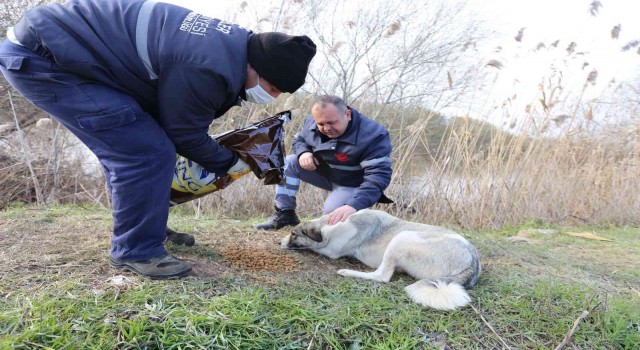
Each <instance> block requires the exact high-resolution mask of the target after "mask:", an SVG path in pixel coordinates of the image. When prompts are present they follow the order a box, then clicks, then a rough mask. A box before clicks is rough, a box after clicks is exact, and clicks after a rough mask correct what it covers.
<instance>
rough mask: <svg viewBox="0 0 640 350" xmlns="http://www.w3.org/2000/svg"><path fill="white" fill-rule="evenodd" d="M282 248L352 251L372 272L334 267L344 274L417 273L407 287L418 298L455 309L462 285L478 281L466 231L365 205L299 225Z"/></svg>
mask: <svg viewBox="0 0 640 350" xmlns="http://www.w3.org/2000/svg"><path fill="white" fill-rule="evenodd" d="M281 245H282V247H283V248H285V249H308V250H312V251H314V252H316V253H319V254H322V255H325V256H327V257H329V258H331V259H338V258H340V257H344V256H352V257H355V258H356V259H358V260H360V261H361V262H363V263H364V264H366V265H367V266H369V267H371V268H375V269H376V270H375V271H373V272H361V271H355V270H348V269H343V270H338V274H340V275H342V276H346V277H357V278H363V279H368V280H373V281H378V282H389V280H391V276H392V275H393V273H394V271H402V272H405V273H407V274H408V275H410V276H412V277H414V278H416V279H418V281H417V282H416V283H413V284H411V285H409V286H407V287H405V291H406V292H407V294H408V295H409V297H410V298H411V299H413V301H415V302H416V303H418V304H421V305H424V306H427V307H431V308H434V309H439V310H453V309H456V308H458V307H462V306H466V305H467V304H469V302H470V301H471V298H470V297H469V295H468V294H467V292H466V290H465V288H470V287H473V286H475V285H476V283H477V282H478V277H479V276H480V260H479V258H478V252H477V250H476V248H475V247H474V246H473V245H472V244H471V243H469V241H467V240H466V239H465V238H464V237H462V236H461V235H459V234H458V233H456V232H453V231H451V230H448V229H445V228H443V227H438V226H432V225H426V224H420V223H415V222H409V221H404V220H401V219H398V218H396V217H394V216H392V215H390V214H388V213H386V212H383V211H379V210H370V209H365V210H361V211H358V212H357V213H355V214H352V215H351V216H349V218H348V219H347V220H346V221H344V222H341V223H338V224H335V225H327V216H326V215H325V216H323V217H320V218H318V219H315V220H311V221H308V222H305V223H303V224H300V225H298V226H297V227H296V228H295V229H294V230H293V232H292V233H291V234H289V235H288V236H286V237H285V238H283V239H282V243H281Z"/></svg>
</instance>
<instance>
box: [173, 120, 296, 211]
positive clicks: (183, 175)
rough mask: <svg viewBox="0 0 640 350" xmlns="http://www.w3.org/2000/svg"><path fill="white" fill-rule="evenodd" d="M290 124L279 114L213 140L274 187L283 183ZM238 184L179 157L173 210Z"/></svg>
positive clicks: (176, 168) (215, 137) (175, 176)
mask: <svg viewBox="0 0 640 350" xmlns="http://www.w3.org/2000/svg"><path fill="white" fill-rule="evenodd" d="M290 120H291V112H290V111H285V112H280V113H278V114H276V115H274V116H273V117H270V118H267V119H264V120H261V121H259V122H257V123H254V124H252V125H249V126H247V127H245V128H242V129H236V130H232V131H229V132H226V133H224V134H221V135H216V136H212V137H213V138H214V139H215V140H216V142H218V143H219V144H220V145H223V146H225V147H226V148H227V149H229V150H231V151H234V152H237V153H238V154H239V155H240V158H242V160H244V161H245V162H246V163H247V164H248V165H249V167H250V168H251V171H252V172H253V173H254V174H255V175H256V177H258V178H259V179H263V183H264V184H265V185H275V184H279V183H281V182H282V181H283V179H284V129H283V125H284V124H285V123H287V122H289V121H290ZM235 180H236V179H233V178H231V176H229V175H228V174H225V175H224V176H221V177H218V176H216V174H212V173H210V172H208V171H207V170H205V169H204V168H203V167H202V166H200V165H199V164H197V163H195V162H192V161H191V160H189V159H186V158H185V157H183V156H181V155H176V167H175V170H174V173H173V182H172V183H171V199H170V206H174V205H177V204H180V203H184V202H188V201H190V200H193V199H196V198H200V197H202V196H204V195H206V194H209V193H212V192H215V191H219V190H221V189H224V188H226V187H227V186H229V185H230V184H231V183H232V182H233V181H235Z"/></svg>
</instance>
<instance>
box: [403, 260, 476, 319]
mask: <svg viewBox="0 0 640 350" xmlns="http://www.w3.org/2000/svg"><path fill="white" fill-rule="evenodd" d="M475 275H476V273H475V271H474V269H473V268H469V269H466V270H464V271H462V272H461V273H459V274H458V275H455V276H451V277H439V278H433V279H423V280H420V281H418V282H416V283H414V284H411V285H408V286H406V287H405V288H404V290H405V291H406V292H407V294H408V295H409V297H410V298H411V299H412V300H413V301H415V302H416V303H418V304H420V305H423V306H426V307H430V308H433V309H437V310H454V309H457V308H459V307H463V306H467V305H468V304H469V303H470V302H471V297H469V294H468V293H467V291H466V290H465V288H464V287H463V284H466V283H465V282H466V281H468V280H469V279H470V278H472V277H473V276H475Z"/></svg>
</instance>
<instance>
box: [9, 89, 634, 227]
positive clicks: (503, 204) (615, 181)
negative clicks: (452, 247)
mask: <svg viewBox="0 0 640 350" xmlns="http://www.w3.org/2000/svg"><path fill="white" fill-rule="evenodd" d="M311 103H312V99H311V97H310V96H306V97H300V96H298V95H291V96H288V97H286V98H283V99H281V100H280V101H279V103H276V104H274V105H272V106H269V108H268V109H263V108H257V107H255V106H252V107H248V108H246V107H245V108H242V109H235V110H233V111H232V112H231V113H230V115H228V116H227V117H225V118H221V119H219V120H218V121H216V123H214V125H212V128H211V133H212V134H215V133H219V132H221V131H225V130H229V129H233V128H238V127H241V126H244V125H247V124H248V123H251V122H254V121H256V120H259V119H262V118H265V117H267V116H270V115H273V114H275V113H277V112H279V111H281V110H285V109H292V110H293V115H294V118H293V121H292V123H290V124H288V125H287V126H286V128H287V142H286V143H287V147H290V143H291V142H290V140H291V136H292V135H293V134H294V133H295V132H296V131H297V130H298V129H299V128H300V125H301V123H302V120H303V119H304V117H305V116H306V113H307V112H306V111H308V110H310V107H311ZM355 107H356V108H358V109H359V110H361V111H362V112H364V114H365V115H366V114H370V113H375V111H376V110H378V108H379V107H378V106H375V105H367V104H364V105H358V106H355ZM247 116H248V118H247ZM379 122H381V123H382V124H384V125H386V126H387V127H388V128H389V130H390V131H391V134H392V138H393V140H392V142H393V145H394V153H393V159H394V177H393V180H392V184H391V186H390V187H389V189H388V190H387V191H386V192H387V194H388V195H389V196H390V197H391V198H393V199H394V200H396V202H397V204H398V205H395V206H385V207H381V208H382V209H384V210H387V211H390V212H392V213H393V214H396V215H398V216H401V217H405V218H410V219H411V218H419V219H420V221H424V222H431V223H434V224H444V225H454V226H457V227H461V228H500V227H504V226H505V225H519V224H522V223H524V222H526V221H527V220H531V219H540V220H543V221H545V222H548V223H556V224H580V225H583V224H593V225H606V224H615V225H638V218H639V217H640V181H637V174H638V170H639V169H638V166H639V165H640V140H639V138H638V131H637V130H640V129H638V128H637V127H636V128H635V129H633V128H627V129H626V130H617V129H614V130H612V131H611V133H610V134H604V133H602V134H592V135H588V136H584V134H582V135H581V134H575V135H565V136H562V137H555V138H545V137H536V138H532V137H529V136H528V135H523V134H521V135H513V134H510V133H507V132H504V131H501V130H499V129H497V128H495V127H493V126H490V125H488V124H485V123H481V122H477V121H473V120H469V119H462V118H458V119H452V120H450V121H449V122H448V123H446V122H445V121H444V119H443V118H442V116H440V115H438V114H436V113H433V112H430V111H427V110H424V109H407V108H404V109H397V110H389V112H388V113H387V114H386V115H385V117H384V118H383V119H381V120H379ZM51 127H55V125H52V126H51ZM57 132H59V133H60V132H61V131H59V130H58V131H57ZM43 133H44V134H45V135H46V134H47V131H46V130H44V131H43V130H38V129H37V128H32V129H29V130H27V133H26V136H27V140H28V141H29V142H30V143H31V144H33V143H39V146H32V147H31V148H30V149H32V150H37V149H47V147H46V143H47V142H50V143H53V142H57V143H56V145H58V146H56V147H59V148H60V147H65V145H64V144H61V140H64V139H65V137H60V136H59V137H57V138H56V139H55V140H54V139H51V138H50V137H49V138H43V137H42V135H43ZM43 140H44V141H43ZM47 140H49V141H47ZM9 141H10V140H9ZM43 143H44V145H43ZM16 147H17V146H16ZM66 147H68V146H66ZM34 152H35V151H34ZM65 154H66V153H65V152H64V148H62V149H61V151H60V152H57V153H56V152H47V153H44V154H39V156H38V157H35V159H36V163H35V164H36V165H37V164H42V166H39V167H38V166H36V167H35V169H36V172H37V174H38V176H39V178H40V179H41V181H40V183H41V184H45V185H46V186H47V187H46V188H45V189H43V193H45V194H46V199H47V201H48V203H57V202H60V203H73V202H75V203H87V202H89V203H101V204H102V205H105V206H108V202H106V200H107V196H106V194H105V193H104V185H103V183H102V179H101V174H99V172H98V174H96V173H95V172H94V173H93V174H90V175H92V176H86V175H83V174H82V173H79V171H78V165H77V163H71V164H69V163H68V162H67V160H66V159H65V157H64V155H65ZM13 155H14V157H12V158H10V157H7V156H6V155H5V156H4V158H3V162H2V163H3V164H2V166H3V168H7V169H11V174H12V175H13V176H7V175H5V176H3V177H2V178H0V180H2V181H1V182H2V183H1V184H0V192H2V198H8V199H10V200H23V201H30V200H33V198H35V197H34V190H33V183H34V182H33V181H30V174H29V172H28V171H27V169H26V168H25V167H24V166H23V165H20V157H19V155H18V156H16V153H15V152H14V154H13ZM54 157H55V158H54ZM54 161H55V162H56V163H53V162H54ZM38 162H39V163H38ZM65 162H66V163H65ZM15 164H17V165H15ZM10 167H13V168H10ZM15 169H18V170H19V171H16V170H15ZM74 169H75V170H74ZM96 175H98V176H97V177H96ZM96 179H97V180H96ZM54 180H55V181H54ZM16 193H17V194H19V196H18V195H16ZM273 194H274V188H273V186H263V185H262V184H261V183H260V182H259V181H256V179H254V178H253V177H251V176H246V177H244V178H242V179H240V180H238V181H237V182H236V183H234V184H232V185H231V186H230V187H229V188H227V189H225V190H224V191H219V192H215V193H212V194H211V195H209V196H206V197H203V198H202V199H199V200H196V201H193V202H191V203H185V204H183V205H181V206H180V207H179V209H178V210H184V211H193V212H195V214H196V216H198V215H200V214H212V213H217V214H222V215H227V216H230V217H247V216H259V215H262V216H267V215H270V214H271V211H272V202H271V201H272V197H273ZM324 196H325V193H324V191H321V190H318V189H315V188H313V187H311V186H307V185H305V184H303V186H302V188H301V191H300V192H299V196H298V205H299V211H300V213H301V214H302V215H306V216H315V215H318V214H319V211H320V207H321V203H322V201H323V199H324ZM5 205H6V202H5Z"/></svg>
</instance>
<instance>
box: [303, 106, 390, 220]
mask: <svg viewBox="0 0 640 350" xmlns="http://www.w3.org/2000/svg"><path fill="white" fill-rule="evenodd" d="M349 109H350V110H351V121H350V122H349V126H348V128H347V130H346V131H345V133H344V134H343V135H342V136H340V137H338V138H335V139H329V138H327V137H326V136H325V135H322V134H321V133H320V131H318V127H317V125H316V123H315V121H314V120H313V117H312V116H311V115H309V116H308V117H307V118H306V119H305V121H304V126H303V127H302V130H300V131H299V132H298V133H297V134H296V135H295V136H294V137H293V144H292V148H293V151H294V153H295V154H296V156H297V157H298V158H300V155H302V154H303V153H305V152H312V153H313V155H314V157H315V158H316V159H318V161H319V162H320V166H319V167H318V169H317V171H319V172H320V173H321V174H322V175H324V176H326V177H328V178H329V180H330V181H331V182H332V183H335V184H338V185H340V186H347V187H356V188H357V190H356V191H355V193H354V196H353V198H352V199H350V200H349V201H348V202H347V203H345V204H347V205H349V206H351V207H353V208H355V209H356V210H361V209H365V208H369V207H371V206H372V205H374V204H375V203H376V202H378V201H379V200H380V199H381V197H383V191H384V190H385V189H386V188H387V186H389V182H391V173H392V170H391V141H390V139H389V132H388V131H387V129H385V128H384V127H383V126H382V125H380V124H378V123H376V122H375V121H373V120H371V119H369V118H367V117H366V116H364V115H362V114H360V113H359V112H358V111H356V110H355V109H353V108H350V107H349ZM384 198H386V197H384Z"/></svg>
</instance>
